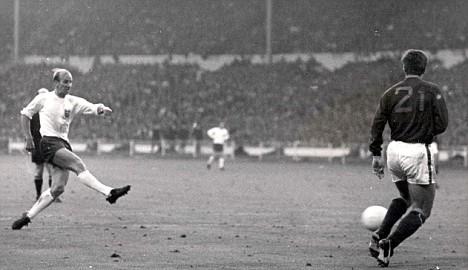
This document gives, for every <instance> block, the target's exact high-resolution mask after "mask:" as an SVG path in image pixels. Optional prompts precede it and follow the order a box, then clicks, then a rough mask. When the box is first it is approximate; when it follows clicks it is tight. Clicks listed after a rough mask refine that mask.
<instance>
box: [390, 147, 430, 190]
mask: <svg viewBox="0 0 468 270" xmlns="http://www.w3.org/2000/svg"><path fill="white" fill-rule="evenodd" d="M428 157H429V158H428ZM387 166H388V170H389V171H390V173H391V174H392V180H393V182H398V181H408V183H410V184H418V185H428V184H432V183H435V179H434V178H435V169H434V153H432V152H431V149H430V147H429V146H426V145H425V144H422V143H405V142H400V141H391V142H390V143H389V145H388V147H387Z"/></svg>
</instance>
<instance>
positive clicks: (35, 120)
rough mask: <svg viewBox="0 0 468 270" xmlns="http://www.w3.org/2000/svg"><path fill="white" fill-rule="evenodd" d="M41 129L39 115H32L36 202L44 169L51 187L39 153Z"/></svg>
mask: <svg viewBox="0 0 468 270" xmlns="http://www.w3.org/2000/svg"><path fill="white" fill-rule="evenodd" d="M47 92H49V90H47V89H45V88H41V89H39V90H37V94H38V95H40V94H44V93H47ZM40 128H41V123H40V121H39V113H36V114H35V115H33V117H32V119H31V135H32V136H33V141H34V146H35V148H34V150H32V151H31V161H32V162H33V163H34V164H35V168H34V185H35V187H36V200H37V199H39V197H40V196H41V193H42V183H43V175H44V168H46V169H47V173H48V175H49V187H50V186H51V185H52V174H51V171H50V168H49V167H48V165H47V164H46V163H45V160H44V157H43V156H42V154H41V151H40V142H41V138H42V136H41V132H40V131H39V130H40ZM55 201H56V202H61V200H60V198H58V197H57V198H56V199H55Z"/></svg>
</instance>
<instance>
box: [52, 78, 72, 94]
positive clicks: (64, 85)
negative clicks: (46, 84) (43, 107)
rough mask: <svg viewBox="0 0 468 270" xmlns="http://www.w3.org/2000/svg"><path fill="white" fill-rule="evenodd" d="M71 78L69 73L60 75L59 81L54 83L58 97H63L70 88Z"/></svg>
mask: <svg viewBox="0 0 468 270" xmlns="http://www.w3.org/2000/svg"><path fill="white" fill-rule="evenodd" d="M72 82H73V80H72V77H71V74H70V73H66V72H65V73H62V74H61V75H60V80H59V81H58V82H57V83H56V86H55V90H56V92H57V95H58V96H59V97H65V96H66V95H67V94H68V93H69V92H70V89H71V87H72Z"/></svg>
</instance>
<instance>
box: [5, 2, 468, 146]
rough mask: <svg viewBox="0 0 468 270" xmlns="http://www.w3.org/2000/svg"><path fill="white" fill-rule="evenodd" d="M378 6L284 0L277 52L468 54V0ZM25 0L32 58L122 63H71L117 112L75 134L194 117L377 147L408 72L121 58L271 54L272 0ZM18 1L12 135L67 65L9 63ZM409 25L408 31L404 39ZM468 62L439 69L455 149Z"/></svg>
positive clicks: (248, 136)
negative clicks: (267, 20)
mask: <svg viewBox="0 0 468 270" xmlns="http://www.w3.org/2000/svg"><path fill="white" fill-rule="evenodd" d="M368 2H369V1H366V0H360V1H348V2H346V3H344V2H343V1H338V0H332V1H329V0H317V1H306V0H293V1H280V0H277V1H274V2H273V3H274V6H273V9H274V17H273V36H274V40H273V52H274V53H310V52H332V53H333V52H355V53H362V54H369V53H371V52H376V51H388V50H395V51H401V50H403V49H406V48H409V47H417V48H423V49H426V50H429V51H433V52H434V51H436V50H440V49H449V50H453V49H464V46H465V43H466V42H465V39H466V33H467V31H466V28H467V25H466V24H467V23H466V22H465V21H466V20H464V16H465V14H466V13H467V12H468V3H467V2H466V1H450V3H447V2H446V1H429V2H428V1H411V3H406V2H404V3H403V2H401V3H400V2H398V3H392V5H393V4H395V5H396V6H395V7H393V8H392V9H391V10H392V14H388V13H387V11H388V10H389V8H388V5H391V3H390V2H389V3H387V2H385V3H384V2H382V3H381V4H380V5H378V6H377V5H370V6H369V5H367V4H368ZM20 3H21V12H20V15H21V16H20V17H21V28H20V33H21V35H20V37H21V47H20V53H21V54H22V55H24V56H26V55H46V56H50V57H57V58H58V59H60V58H61V57H69V56H74V55H79V56H82V57H86V56H105V57H107V58H104V57H101V58H100V59H107V60H106V61H108V62H112V63H114V64H106V63H105V61H104V62H101V61H96V62H95V63H94V65H93V66H92V68H91V69H90V70H88V72H83V71H82V70H78V69H75V68H73V67H68V68H70V69H71V71H72V73H73V74H74V79H75V80H74V88H73V90H74V91H77V92H79V95H80V96H83V97H85V98H88V99H89V100H94V99H95V100H102V101H103V102H104V103H106V104H109V105H110V106H111V107H112V108H113V109H114V111H115V113H114V115H113V116H112V117H111V118H108V120H107V121H104V122H103V121H101V120H95V119H93V118H80V120H78V121H76V122H75V123H74V124H75V125H78V126H79V128H74V129H73V130H74V133H72V134H70V136H71V138H72V139H75V138H76V139H79V140H83V141H86V140H92V139H95V138H101V139H105V140H124V141H129V140H150V139H151V138H152V132H153V130H154V128H155V126H159V127H158V128H160V129H161V132H162V135H163V136H165V137H169V138H171V137H172V138H174V139H173V140H180V138H178V135H177V133H178V130H187V127H189V126H190V124H191V123H193V122H194V121H199V122H200V123H202V124H203V125H204V126H205V127H207V126H209V125H211V124H215V123H216V122H217V121H218V119H219V118H220V117H222V118H226V120H227V122H228V123H229V128H230V129H231V133H232V136H233V138H234V139H235V141H236V143H237V144H238V145H258V144H259V143H264V144H267V145H268V144H276V143H277V142H282V143H283V144H285V146H288V144H292V143H293V142H295V141H301V142H305V143H308V144H312V145H328V144H331V145H333V146H336V147H341V146H342V145H343V144H352V143H365V142H367V140H368V128H369V125H370V121H371V117H372V115H373V113H374V110H375V104H376V101H377V99H378V98H379V96H380V95H381V93H382V92H383V91H384V90H385V89H386V88H387V87H389V86H391V84H392V83H394V82H396V81H397V80H398V79H399V78H400V77H401V76H402V72H401V70H400V63H399V62H398V59H397V57H393V58H392V57H388V58H382V59H379V60H377V61H371V62H367V61H366V62H364V61H362V62H361V61H357V62H353V63H348V64H346V65H344V66H342V67H340V68H338V69H335V70H327V69H325V68H324V67H323V66H322V65H321V64H320V63H318V62H316V61H315V60H313V59H309V60H297V61H293V62H290V61H278V62H275V63H273V64H271V65H267V64H256V63H252V62H250V61H244V60H242V59H240V60H236V61H233V62H230V63H229V64H227V65H225V66H223V67H221V68H219V69H216V70H206V69H202V68H201V67H200V66H199V65H197V64H195V63H192V64H190V63H184V64H179V65H176V64H171V63H163V64H161V65H149V64H148V65H136V64H121V63H120V64H119V63H115V62H116V61H114V60H115V59H118V58H119V57H121V56H122V55H165V56H171V55H174V54H182V55H189V54H197V55H201V56H202V57H207V56H210V55H219V54H225V55H239V56H243V55H252V54H262V53H263V52H264V47H265V44H264V43H265V42H264V12H265V7H264V4H265V2H264V1H263V0H257V1H255V0H254V1H252V0H236V1H234V0H220V1H209V0H196V1H195V0H194V1H184V0H174V1H170V2H168V1H163V0H157V1H156V0H152V1H149V0H142V1H137V2H136V1H125V0H114V1H113V4H114V6H115V7H116V8H115V9H108V8H107V7H106V5H104V4H103V3H102V1H92V0H84V1H71V0H63V1H57V0H43V1H33V0H23V1H21V2H20ZM12 8H13V4H12V1H1V2H0V15H1V16H0V42H1V43H2V44H0V45H1V46H0V63H1V64H0V66H1V67H2V68H1V69H0V71H1V72H0V89H1V91H0V117H1V119H2V121H3V122H2V126H1V127H0V138H2V140H3V141H4V140H7V139H8V138H14V137H17V136H18V135H19V134H20V133H19V128H20V127H19V125H18V112H19V111H20V109H21V107H22V106H24V105H25V104H26V103H27V102H28V101H29V100H30V99H31V98H32V97H33V96H34V93H35V91H36V90H37V89H38V88H40V87H47V88H50V87H52V85H51V82H50V69H51V68H52V67H55V66H51V65H47V64H35V65H26V64H15V65H10V64H9V63H8V61H7V59H9V57H10V56H9V55H10V54H11V50H12V24H13V18H12V16H13V15H12V12H11V10H12ZM37 11H40V12H37ZM84 14H86V16H83V15H84ZM415 14H417V15H418V16H415ZM421 14H423V15H422V16H421ZM319 15H320V16H319ZM65 18H66V19H65ZM123 18H125V19H123ZM38 21H41V23H40V24H38V23H37V22H38ZM428 22H430V23H428ZM409 24H411V25H412V26H413V27H411V28H408V27H407V25H409ZM403 29H405V30H404V31H403ZM402 32H404V33H405V36H399V35H395V34H394V33H402ZM408 37H411V38H408ZM51 41H54V42H51ZM467 71H468V63H467V62H461V63H458V64H457V65H455V66H451V67H448V68H447V67H444V66H443V65H442V64H441V63H439V62H432V63H431V66H430V70H429V72H428V74H427V78H428V79H430V80H433V81H436V82H439V83H440V84H441V86H442V88H443V89H444V94H445V96H446V98H447V102H448V103H449V109H450V115H451V121H452V122H451V124H450V125H449V129H448V131H447V133H446V134H444V136H443V138H442V142H443V145H466V144H468V135H467V134H468V132H467V131H468V130H467V129H468V127H467V125H466V119H468V111H467V110H466V109H465V108H466V107H467V106H468V95H466V89H467V87H468V80H467V79H466V76H465V74H466V73H467ZM18 74H28V76H26V78H25V77H23V76H18Z"/></svg>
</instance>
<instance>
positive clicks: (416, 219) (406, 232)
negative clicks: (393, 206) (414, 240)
mask: <svg viewBox="0 0 468 270" xmlns="http://www.w3.org/2000/svg"><path fill="white" fill-rule="evenodd" d="M424 221H426V217H425V216H424V215H423V214H422V213H421V212H418V211H411V212H409V213H408V215H406V216H405V217H404V218H403V219H402V220H401V221H400V223H399V224H398V226H397V228H396V229H395V231H394V232H393V233H392V234H391V235H390V236H389V237H388V239H390V243H391V244H392V248H396V247H397V246H398V245H399V244H401V242H403V241H404V240H405V239H406V238H408V237H410V236H411V235H412V234H413V233H415V232H416V231H417V230H418V229H419V227H421V226H422V225H423V224H424Z"/></svg>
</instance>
